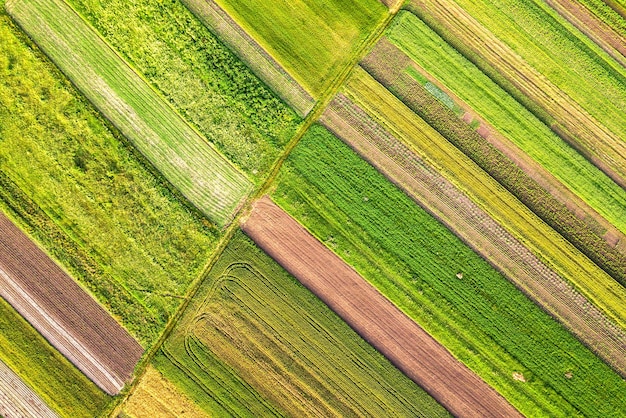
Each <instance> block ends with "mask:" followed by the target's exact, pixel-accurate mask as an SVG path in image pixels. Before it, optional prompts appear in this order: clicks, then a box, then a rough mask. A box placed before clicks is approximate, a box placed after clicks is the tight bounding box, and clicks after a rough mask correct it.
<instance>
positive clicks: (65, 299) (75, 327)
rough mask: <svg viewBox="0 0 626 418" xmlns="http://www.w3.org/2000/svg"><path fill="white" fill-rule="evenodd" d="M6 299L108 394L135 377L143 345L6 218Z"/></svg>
mask: <svg viewBox="0 0 626 418" xmlns="http://www.w3.org/2000/svg"><path fill="white" fill-rule="evenodd" d="M0 295H1V296H2V297H4V298H5V299H6V300H7V302H9V303H10V304H11V305H12V306H13V307H14V308H15V309H16V310H17V311H18V312H19V313H20V314H21V315H22V316H23V317H24V318H26V320H28V322H30V323H31V325H33V327H35V329H37V330H38V331H39V332H40V333H41V334H42V335H43V336H44V337H45V338H46V339H47V340H48V341H49V342H50V343H51V344H52V345H53V346H54V347H56V348H57V349H58V350H59V351H60V352H61V353H62V354H63V355H64V356H65V357H67V359H68V360H70V361H71V362H72V363H73V364H74V365H75V366H76V367H78V368H79V369H80V370H81V371H82V372H83V373H84V374H85V375H86V376H87V377H88V378H89V379H91V380H92V381H93V382H94V383H95V384H96V385H98V386H99V387H100V388H102V389H103V390H104V391H105V392H107V393H109V394H117V393H119V391H120V390H121V388H122V387H123V386H124V382H125V381H126V380H128V379H129V378H130V376H131V375H132V373H133V370H134V368H135V365H136V364H137V361H139V358H140V357H141V355H142V353H143V349H142V348H141V346H140V345H139V344H138V343H137V341H135V340H134V339H133V338H132V337H131V336H130V335H129V334H128V332H127V331H126V330H125V329H124V328H122V327H121V326H120V325H119V324H118V323H117V322H116V321H115V320H114V319H113V317H111V315H110V314H109V313H108V312H107V311H105V310H104V309H103V308H102V307H101V306H100V305H99V304H98V303H97V302H96V301H95V300H94V299H93V298H92V297H91V296H90V295H89V294H87V292H85V290H83V289H82V288H81V287H80V286H79V285H78V284H76V282H74V280H73V279H72V278H71V277H70V276H68V275H67V273H65V272H64V271H63V270H62V269H61V268H60V267H59V266H58V265H56V264H55V263H54V262H53V261H52V260H51V259H50V258H49V257H48V255H46V254H45V253H44V252H43V251H42V250H41V249H39V248H38V247H37V246H36V245H35V244H34V243H33V242H32V241H31V240H30V239H29V238H28V237H27V236H26V235H25V234H24V233H23V232H22V231H21V230H19V229H18V228H17V227H16V226H15V225H13V223H11V221H9V219H7V218H6V217H5V216H4V215H3V214H0Z"/></svg>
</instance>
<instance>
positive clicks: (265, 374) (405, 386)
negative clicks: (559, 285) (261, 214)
mask: <svg viewBox="0 0 626 418" xmlns="http://www.w3.org/2000/svg"><path fill="white" fill-rule="evenodd" d="M244 329H245V330H246V331H245V332H242V330H244ZM164 353H166V355H167V357H168V358H170V359H173V361H174V362H173V363H170V366H166V367H165V368H162V367H163V365H165V364H167V363H166V362H165V359H164V358H163V357H162V356H159V357H157V362H158V364H157V366H158V367H159V368H160V369H162V370H163V372H164V374H165V376H166V377H170V376H171V377H172V380H173V381H174V382H176V383H177V384H180V383H182V382H180V380H181V379H180V377H177V375H179V374H180V372H178V373H177V374H171V373H168V371H169V370H172V365H173V364H177V363H180V364H179V366H178V367H182V368H180V369H179V370H184V368H185V367H186V368H189V370H190V371H193V372H194V373H192V374H191V375H192V377H193V379H195V380H196V382H195V385H193V384H192V385H191V386H195V391H196V396H200V395H201V394H202V392H203V391H206V392H207V393H205V394H204V398H205V402H203V405H207V401H206V400H207V399H210V398H211V397H214V396H215V394H216V393H220V391H225V390H227V388H229V387H230V388H231V389H235V391H232V392H231V391H229V396H228V397H223V398H221V400H222V402H229V404H228V405H222V408H227V409H226V411H228V410H229V408H235V407H237V405H238V407H237V408H238V409H230V411H231V412H230V413H233V411H238V413H239V414H241V415H244V416H247V415H251V414H252V415H253V414H254V411H255V410H256V411H257V413H259V412H260V410H259V408H260V407H261V406H263V404H262V403H261V402H259V400H258V399H257V400H254V398H252V399H251V398H249V396H250V393H256V394H260V395H261V396H262V398H261V399H263V398H265V399H268V400H269V403H268V404H266V405H267V406H269V405H274V408H276V407H278V408H279V409H274V410H273V411H272V410H271V409H270V410H265V415H267V414H280V415H282V414H284V413H287V414H288V415H293V414H295V415H296V416H302V415H303V414H304V415H309V414H313V415H315V414H316V411H317V413H321V414H323V415H324V416H328V415H333V416H334V415H339V416H346V414H348V415H351V414H357V415H374V416H378V415H380V414H383V415H384V414H385V411H392V410H393V411H394V412H395V413H397V414H399V415H401V416H447V415H448V414H447V413H446V412H445V410H444V409H443V408H442V407H441V406H440V405H438V404H437V403H436V402H435V401H434V400H433V399H432V398H430V396H428V395H427V394H426V393H425V392H423V391H422V390H421V389H420V388H419V387H418V386H416V385H415V384H414V383H413V382H411V381H410V380H409V379H408V378H406V377H405V376H404V375H403V374H402V373H401V372H400V371H398V370H397V369H396V368H395V367H393V366H392V365H391V364H390V363H389V362H388V361H387V360H386V359H385V358H384V357H382V355H380V354H379V353H377V352H376V351H375V350H374V349H373V348H372V347H371V346H369V345H368V344H367V343H365V342H364V341H363V340H362V339H361V338H360V337H359V336H358V335H357V334H356V333H355V332H354V331H352V330H351V329H350V328H349V327H348V326H347V325H346V324H345V323H344V322H343V321H341V319H340V318H339V317H337V316H336V315H334V314H333V313H332V312H331V311H330V309H328V308H327V307H326V306H325V305H324V304H323V303H322V302H321V301H320V300H318V299H317V298H316V297H315V296H314V295H313V294H311V293H310V292H309V291H308V290H306V289H305V288H304V287H302V286H301V285H300V284H299V283H298V282H297V281H296V280H295V279H294V278H293V277H291V276H290V275H289V274H288V273H286V272H285V271H284V270H283V269H282V268H280V266H278V265H277V264H276V263H275V262H274V261H273V260H272V259H271V258H270V257H269V256H267V255H266V254H264V253H263V251H261V250H260V249H259V248H258V247H256V246H255V245H254V243H253V242H252V241H250V240H249V239H248V238H246V237H245V236H244V235H243V234H242V233H241V232H237V233H235V235H234V237H233V239H232V240H231V241H230V243H229V244H228V247H227V248H226V250H225V251H224V253H223V254H222V256H221V257H220V259H219V260H218V261H217V263H216V264H215V265H214V266H213V268H212V269H211V272H210V273H209V279H208V280H207V281H206V282H205V283H203V285H202V287H201V289H200V290H199V292H198V294H197V297H196V298H195V299H194V301H193V303H192V304H191V305H190V307H189V309H188V310H187V312H186V314H185V316H184V318H183V319H182V321H181V322H180V323H179V324H178V326H177V328H176V330H175V331H174V333H173V334H172V336H171V337H170V339H168V341H166V343H165V344H164ZM209 360H210V362H209ZM220 364H221V366H218V365H220ZM227 370H229V373H230V374H231V376H230V377H229V373H226V371H227ZM220 378H221V379H222V380H221V381H220V380H219V379H220ZM241 378H245V380H246V381H247V382H248V383H249V384H250V387H248V388H246V386H244V385H239V386H238V387H237V386H233V382H236V381H237V379H241ZM185 386H187V387H189V386H190V382H189V381H188V382H187V383H186V384H185ZM220 386H221V387H222V389H220ZM182 387H184V386H182ZM252 388H254V389H252ZM251 391H254V392H251ZM197 392H200V393H197ZM287 394H289V395H287ZM190 396H193V395H190ZM255 396H258V395H255ZM235 399H236V400H237V401H236V402H235ZM214 402H215V401H214ZM250 402H253V403H250ZM217 411H218V410H216V409H209V412H213V413H217ZM222 413H224V410H223V409H222Z"/></svg>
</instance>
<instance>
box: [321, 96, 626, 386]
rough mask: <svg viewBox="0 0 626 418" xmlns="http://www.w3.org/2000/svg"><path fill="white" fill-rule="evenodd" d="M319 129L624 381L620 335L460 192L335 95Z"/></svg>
mask: <svg viewBox="0 0 626 418" xmlns="http://www.w3.org/2000/svg"><path fill="white" fill-rule="evenodd" d="M322 123H324V124H325V125H326V126H327V127H329V129H330V130H331V131H333V132H334V133H335V134H336V135H337V136H338V137H339V138H341V139H342V140H343V141H344V142H346V143H347V144H348V145H349V146H350V147H351V148H353V149H354V150H355V151H356V152H357V153H358V154H360V155H361V156H362V157H363V158H364V159H366V160H367V161H369V162H370V163H371V164H372V165H373V166H374V167H376V168H377V170H379V171H380V172H381V173H383V174H384V175H385V176H386V177H387V178H388V179H389V180H390V181H391V182H393V183H394V184H396V185H398V187H399V188H400V189H402V190H403V191H405V193H406V194H407V195H408V196H410V197H411V198H412V199H413V200H415V201H416V202H417V203H418V204H419V205H420V206H422V207H424V209H426V210H427V211H428V212H430V213H431V214H432V215H434V216H435V217H436V218H437V219H438V220H440V221H441V222H442V223H444V224H445V225H446V227H447V228H448V229H450V230H451V231H453V232H454V233H455V234H456V235H457V236H459V237H460V238H461V239H462V240H463V241H465V242H466V243H467V244H468V245H469V246H471V247H472V248H473V249H474V251H476V252H477V253H478V254H482V255H484V257H485V258H486V259H488V260H489V262H490V263H491V264H492V265H494V266H495V267H496V268H497V269H498V270H499V271H502V272H503V273H504V275H505V276H506V277H507V278H508V279H509V280H510V281H511V282H512V283H513V284H514V285H515V286H516V287H518V288H519V289H521V290H522V291H523V292H524V293H525V294H527V295H528V296H529V297H530V298H531V299H532V300H533V301H535V303H536V304H537V305H539V306H540V307H541V308H542V309H543V310H545V311H546V312H547V313H548V314H550V315H551V316H553V317H554V318H556V319H558V320H559V321H560V322H562V323H563V324H564V325H565V326H566V328H568V329H569V330H570V331H571V332H572V333H573V334H574V335H576V336H577V337H578V338H579V339H580V340H581V341H582V342H583V343H584V344H586V345H587V346H588V347H590V348H591V349H592V350H593V351H595V353H597V354H598V355H599V356H600V357H601V358H602V359H603V360H605V361H606V362H607V363H608V364H610V365H611V366H613V367H614V369H615V370H617V371H618V372H619V373H620V374H621V375H622V376H624V375H626V333H625V332H624V331H623V330H622V329H620V328H619V327H618V326H616V325H615V324H614V323H613V322H612V321H610V320H609V319H608V318H607V317H606V316H605V315H604V314H603V313H602V312H601V311H600V310H598V309H597V308H596V307H595V306H594V305H593V304H591V303H590V302H589V300H587V299H586V298H585V297H584V296H582V295H581V294H580V293H579V292H577V291H576V290H575V289H574V287H573V286H571V285H570V284H569V283H568V282H567V281H566V280H564V279H563V278H562V277H560V276H559V275H558V274H556V273H555V272H554V271H553V270H551V269H550V268H549V267H548V266H546V265H545V264H544V263H543V262H542V261H541V260H539V259H538V258H537V257H536V256H535V255H534V254H533V253H532V252H531V251H530V250H529V249H528V248H526V247H525V246H524V245H523V244H522V243H521V242H520V241H519V240H518V239H516V238H515V237H514V236H513V235H512V234H511V233H509V232H508V231H507V230H506V229H505V228H503V227H502V226H501V225H500V224H498V223H497V222H496V221H495V220H494V219H492V218H491V217H490V216H489V214H488V213H486V212H485V211H484V210H482V209H481V208H480V207H479V206H478V205H477V204H476V203H474V202H473V201H472V200H471V199H469V198H468V197H467V196H466V195H465V194H464V193H463V192H462V191H461V190H459V189H458V188H457V187H455V186H454V185H453V184H452V183H450V182H449V181H448V180H446V179H445V178H444V176H442V175H441V174H439V173H438V172H437V171H436V170H434V169H433V168H432V167H431V166H430V165H429V164H427V163H425V162H424V161H423V160H422V159H420V158H419V157H418V156H416V155H415V154H413V153H412V152H411V150H410V149H409V148H408V147H407V146H405V145H404V144H403V143H402V142H400V141H399V140H398V139H397V138H395V137H394V136H393V135H391V134H390V133H389V132H387V131H386V130H385V129H384V127H382V126H381V125H379V124H378V123H376V121H374V120H373V119H372V118H371V117H370V116H369V115H367V114H366V113H365V112H364V111H363V110H362V109H360V108H359V107H358V106H356V105H355V104H354V103H352V102H351V101H350V100H349V99H348V98H347V97H345V96H343V95H341V94H340V95H338V96H337V98H336V99H335V100H334V101H333V102H332V103H331V105H330V106H329V107H328V108H327V109H326V112H325V113H324V115H323V117H322Z"/></svg>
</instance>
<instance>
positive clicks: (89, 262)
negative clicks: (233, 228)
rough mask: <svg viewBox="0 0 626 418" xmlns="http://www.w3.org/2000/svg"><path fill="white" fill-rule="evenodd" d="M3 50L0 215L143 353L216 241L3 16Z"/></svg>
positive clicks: (210, 229) (0, 60)
mask: <svg viewBox="0 0 626 418" xmlns="http://www.w3.org/2000/svg"><path fill="white" fill-rule="evenodd" d="M0 40H2V42H0V127H1V128H0V130H1V134H0V138H1V139H0V144H1V147H0V195H1V198H0V201H1V202H2V207H3V208H4V210H5V211H7V212H8V213H9V214H10V215H11V217H12V218H13V219H14V220H15V221H16V222H17V223H18V225H20V226H21V227H22V228H23V229H25V230H26V231H27V232H28V233H29V234H30V235H31V236H33V237H35V238H36V240H37V241H38V242H39V243H40V244H41V245H42V246H43V247H44V248H46V250H47V251H48V252H50V253H51V254H52V256H53V258H55V259H57V260H59V261H60V262H61V264H62V265H63V266H64V267H65V268H67V269H68V270H69V271H70V273H71V274H72V275H73V276H74V277H76V278H77V279H78V280H79V281H80V282H81V284H82V285H83V286H85V287H86V288H87V289H89V291H90V292H91V293H92V294H94V295H95V297H96V299H98V300H99V301H100V303H102V304H103V305H105V306H106V307H107V308H108V309H109V311H110V312H112V313H113V314H114V315H115V317H116V318H118V319H119V320H120V322H121V323H122V324H123V325H124V326H125V327H126V328H127V329H128V330H129V331H130V332H131V333H132V334H133V335H134V336H135V337H136V338H138V339H139V341H141V342H142V344H143V345H144V346H146V345H149V343H150V342H151V341H153V340H154V338H156V337H157V336H158V335H159V333H160V332H161V330H162V328H163V327H164V326H165V323H166V321H167V318H168V316H169V315H170V314H171V313H173V312H174V310H175V308H176V306H178V304H179V303H180V300H179V299H178V297H179V296H181V295H184V294H185V290H186V287H187V285H188V284H189V283H191V281H192V280H193V279H194V278H195V276H196V275H197V274H198V272H199V271H200V269H201V268H202V266H203V264H204V260H205V258H206V257H207V255H208V253H209V252H210V251H211V248H212V246H213V245H214V243H215V242H216V238H217V231H216V230H215V228H214V227H213V226H211V224H210V223H209V222H208V220H206V219H205V218H203V217H202V216H200V215H199V213H198V212H196V211H195V210H192V209H190V208H189V207H187V206H185V205H184V204H183V203H181V200H180V199H179V198H178V196H177V195H176V194H174V193H172V192H171V191H170V189H169V188H168V187H167V186H166V185H165V184H164V183H163V181H162V180H160V179H159V178H158V177H155V175H153V174H152V173H151V172H150V171H149V170H147V169H146V168H145V167H146V163H145V162H142V158H141V156H139V154H138V153H136V152H135V151H134V150H133V149H132V147H130V146H129V145H125V141H124V140H123V138H121V136H120V135H119V133H117V131H116V130H115V129H113V128H112V127H111V126H110V124H108V123H106V122H105V121H104V120H103V118H102V117H101V116H99V115H98V114H97V113H96V112H95V111H94V110H93V109H92V108H91V106H90V105H89V104H88V103H87V102H86V101H85V100H84V99H81V98H80V96H79V95H78V93H77V92H76V90H75V89H74V88H73V87H72V86H71V85H70V83H69V82H67V81H65V79H64V77H63V75H62V74H61V73H60V72H59V71H58V70H57V69H56V68H55V67H54V65H52V64H51V63H50V62H49V61H48V60H47V59H46V58H45V57H44V56H43V54H41V52H39V51H38V50H37V48H36V47H35V46H33V45H32V44H31V43H30V42H29V41H28V40H27V39H25V37H24V36H23V35H22V34H20V31H19V30H18V29H17V28H16V27H15V26H14V25H13V24H12V22H11V21H10V19H9V17H8V16H7V15H6V14H4V12H3V13H2V14H1V15H0ZM148 166H149V165H148Z"/></svg>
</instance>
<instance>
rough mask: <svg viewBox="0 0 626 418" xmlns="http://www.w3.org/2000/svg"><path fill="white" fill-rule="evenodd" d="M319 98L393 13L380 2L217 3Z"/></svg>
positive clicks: (260, 0) (222, 0) (238, 0)
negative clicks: (362, 45)
mask: <svg viewBox="0 0 626 418" xmlns="http://www.w3.org/2000/svg"><path fill="white" fill-rule="evenodd" d="M216 2H217V3H218V4H219V5H220V6H221V7H222V8H223V9H224V10H226V11H227V12H228V13H229V14H230V15H231V16H232V17H233V19H234V20H235V21H237V23H239V25H241V26H242V27H243V28H244V29H245V30H246V31H247V32H248V33H249V34H250V35H251V36H252V37H253V38H254V39H255V40H256V41H257V42H258V43H259V44H260V45H261V46H262V47H263V48H265V49H266V50H267V51H268V52H269V53H270V55H272V56H273V57H274V58H275V59H276V60H277V61H278V62H279V63H280V64H281V65H282V66H283V67H284V68H285V70H287V72H288V73H289V74H291V76H292V77H294V78H295V79H296V80H298V81H299V82H300V84H302V86H303V87H304V88H305V89H306V90H307V91H308V92H309V93H310V94H311V95H312V96H313V97H314V98H318V97H319V96H320V95H321V94H322V92H323V91H324V90H325V89H326V88H327V87H328V86H329V85H330V83H332V82H333V78H334V77H335V76H336V74H337V72H338V70H340V69H341V68H342V66H343V65H345V64H346V63H347V62H348V61H349V60H350V58H351V55H352V54H353V52H354V48H355V47H356V46H358V44H359V43H360V42H362V41H363V40H364V39H365V38H366V37H367V35H368V34H369V33H371V32H372V31H373V30H374V28H375V27H376V25H377V24H378V23H380V22H381V21H382V20H383V19H384V17H385V16H386V15H387V13H388V11H387V9H386V7H385V6H383V4H382V3H380V2H379V1H376V0H349V1H347V0H295V1H289V2H286V1H285V2H282V1H281V2H268V1H264V0H254V1H250V0H216Z"/></svg>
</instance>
